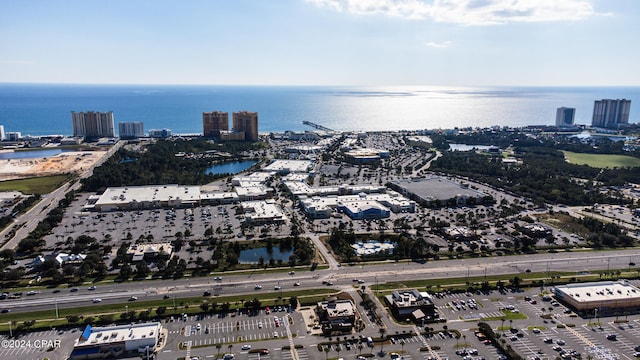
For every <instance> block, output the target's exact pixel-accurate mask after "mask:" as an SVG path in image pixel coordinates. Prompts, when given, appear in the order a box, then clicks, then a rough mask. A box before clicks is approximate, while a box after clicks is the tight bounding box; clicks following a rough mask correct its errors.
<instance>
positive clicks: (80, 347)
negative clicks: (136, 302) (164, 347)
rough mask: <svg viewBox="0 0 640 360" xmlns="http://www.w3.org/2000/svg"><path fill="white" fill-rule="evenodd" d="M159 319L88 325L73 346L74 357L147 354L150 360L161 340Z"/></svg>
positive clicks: (115, 356)
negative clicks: (151, 321)
mask: <svg viewBox="0 0 640 360" xmlns="http://www.w3.org/2000/svg"><path fill="white" fill-rule="evenodd" d="M161 332H162V325H161V324H160V323H159V322H153V323H144V324H130V325H118V326H107V327H95V328H94V327H92V326H91V325H87V327H86V328H85V329H84V331H83V332H82V333H81V334H80V337H79V338H78V339H77V340H76V341H75V343H74V345H73V351H72V352H71V354H70V355H69V359H71V360H84V359H104V358H108V357H111V358H120V357H131V356H143V357H144V358H147V359H150V358H151V355H153V353H154V352H155V351H156V347H157V346H158V344H159V343H160V338H161Z"/></svg>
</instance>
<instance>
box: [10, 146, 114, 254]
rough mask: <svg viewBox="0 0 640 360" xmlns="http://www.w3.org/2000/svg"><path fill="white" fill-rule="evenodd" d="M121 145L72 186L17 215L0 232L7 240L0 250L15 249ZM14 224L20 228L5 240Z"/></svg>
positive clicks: (85, 172)
mask: <svg viewBox="0 0 640 360" xmlns="http://www.w3.org/2000/svg"><path fill="white" fill-rule="evenodd" d="M123 144H124V142H122V141H119V142H118V143H117V144H116V145H114V146H112V147H111V149H109V150H108V151H107V152H106V153H105V154H104V155H103V156H102V158H101V159H100V160H99V161H98V162H97V163H96V164H95V165H94V166H93V167H91V168H89V169H87V170H85V171H84V172H82V173H81V174H79V176H78V177H77V181H75V182H74V183H73V184H72V183H71V182H66V183H64V184H63V185H62V186H60V187H59V188H57V189H55V190H54V191H52V192H50V193H49V194H43V195H42V198H41V199H40V201H39V202H38V203H37V204H35V205H34V206H33V207H31V209H29V210H28V211H27V212H25V213H23V214H21V215H19V216H18V217H17V218H16V219H15V221H14V222H13V224H12V225H9V226H7V227H6V228H4V230H2V231H0V239H5V240H7V241H6V242H5V243H4V244H2V247H0V250H4V249H15V248H16V247H17V246H18V243H19V242H20V240H22V239H24V238H26V237H27V235H29V233H30V232H31V231H33V230H34V229H35V228H36V226H38V223H39V222H40V221H42V220H43V219H44V218H45V217H47V214H48V213H49V211H51V210H52V209H53V208H55V207H56V206H58V202H59V201H60V200H62V199H63V198H64V196H65V194H66V193H67V192H69V191H71V190H78V189H80V186H82V184H81V183H80V180H82V179H84V178H87V177H89V176H91V175H92V174H93V169H94V168H95V167H97V166H100V165H101V164H102V163H104V162H105V161H106V160H107V159H109V158H110V157H111V155H113V154H114V153H115V152H116V151H117V150H118V149H120V147H122V145H123ZM16 224H22V226H20V228H18V229H16V232H15V234H14V235H13V236H12V237H11V238H10V239H7V237H8V234H9V233H10V232H11V230H12V229H13V227H14V225H16Z"/></svg>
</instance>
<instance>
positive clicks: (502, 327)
mask: <svg viewBox="0 0 640 360" xmlns="http://www.w3.org/2000/svg"><path fill="white" fill-rule="evenodd" d="M500 320H502V325H500V328H501V329H502V336H504V321H505V320H506V319H505V318H502V319H500Z"/></svg>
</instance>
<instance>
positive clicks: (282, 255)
mask: <svg viewBox="0 0 640 360" xmlns="http://www.w3.org/2000/svg"><path fill="white" fill-rule="evenodd" d="M294 250H295V249H293V248H292V249H291V250H288V251H280V248H278V247H277V246H274V247H273V248H272V251H271V253H269V252H268V251H267V248H266V247H260V248H254V249H247V250H242V251H240V257H239V258H238V261H239V262H240V263H241V264H257V263H259V262H260V257H261V256H262V258H263V259H264V263H265V264H268V263H269V260H270V259H271V258H273V260H274V261H276V262H277V261H278V259H282V261H283V262H285V263H286V262H288V261H289V256H291V255H293V251H294Z"/></svg>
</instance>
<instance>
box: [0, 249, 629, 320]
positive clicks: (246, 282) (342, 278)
mask: <svg viewBox="0 0 640 360" xmlns="http://www.w3.org/2000/svg"><path fill="white" fill-rule="evenodd" d="M637 261H640V250H627V251H603V252H593V251H591V252H563V253H556V254H535V255H517V256H509V257H492V258H477V259H459V260H440V261H433V262H428V263H425V264H417V263H408V262H400V263H392V262H391V263H383V264H375V265H364V266H341V267H337V268H335V269H334V268H330V269H326V270H316V271H298V272H296V273H295V274H293V275H288V274H287V273H255V274H250V275H247V273H246V272H245V273H242V274H232V273H229V274H222V275H223V276H222V280H221V281H216V280H214V278H212V277H202V278H183V279H178V280H148V281H139V282H136V281H130V282H125V283H114V284H104V285H102V284H98V285H97V286H96V289H95V290H88V286H85V287H79V288H78V291H76V292H71V290H70V288H58V291H57V292H54V291H56V290H55V289H45V290H42V291H40V293H38V294H36V295H33V296H26V295H24V294H23V296H22V297H21V298H20V299H7V300H0V309H11V311H12V312H26V311H35V310H46V309H54V306H57V307H58V308H69V307H77V306H90V305H92V303H93V299H96V298H98V299H101V300H102V303H104V304H109V303H122V304H123V307H124V306H125V305H126V304H127V303H129V302H128V300H129V299H130V298H131V296H136V297H137V300H136V301H145V300H160V299H163V298H165V296H166V299H167V300H169V301H170V300H171V299H180V298H183V297H193V296H202V295H203V293H204V291H205V290H209V291H211V292H212V294H213V295H214V296H213V297H212V299H213V300H214V301H215V298H216V296H227V295H239V294H247V300H249V299H250V297H251V295H253V294H261V293H275V292H276V291H277V290H274V287H275V286H276V285H279V286H281V287H282V290H281V291H282V292H286V291H292V290H303V289H311V288H320V287H327V286H326V285H323V284H322V282H323V281H325V280H326V281H328V280H330V281H331V282H333V285H332V286H331V288H335V289H348V288H350V287H352V285H353V284H354V282H353V279H362V280H364V281H365V284H366V285H368V286H374V284H375V283H376V282H377V283H385V282H390V281H401V280H407V281H408V280H417V279H425V278H430V279H435V278H464V277H466V276H470V277H478V276H480V277H482V276H484V275H485V274H486V275H487V276H491V275H499V274H502V275H504V274H514V275H516V274H522V273H525V272H526V270H530V271H531V272H534V273H546V272H548V271H566V272H576V273H580V272H584V271H587V272H588V271H590V270H606V269H626V268H628V267H629V262H637ZM295 282H300V286H295V287H294V286H293V284H294V283H295ZM256 284H260V285H262V287H263V288H262V289H261V290H255V289H254V287H255V285H256Z"/></svg>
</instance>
